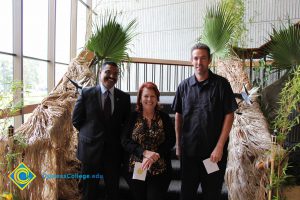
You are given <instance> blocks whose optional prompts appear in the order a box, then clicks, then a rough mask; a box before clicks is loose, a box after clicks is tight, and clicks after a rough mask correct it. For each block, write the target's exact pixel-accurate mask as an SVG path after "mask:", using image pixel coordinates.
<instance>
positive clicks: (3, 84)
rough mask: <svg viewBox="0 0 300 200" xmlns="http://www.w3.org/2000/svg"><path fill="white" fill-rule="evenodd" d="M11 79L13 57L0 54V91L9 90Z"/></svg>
mask: <svg viewBox="0 0 300 200" xmlns="http://www.w3.org/2000/svg"><path fill="white" fill-rule="evenodd" d="M12 80H13V57H12V56H9V55H4V54H0V92H9V90H10V83H11V82H12Z"/></svg>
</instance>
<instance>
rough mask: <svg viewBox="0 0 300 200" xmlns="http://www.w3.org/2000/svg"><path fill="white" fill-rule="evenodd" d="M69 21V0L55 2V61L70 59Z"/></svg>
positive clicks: (67, 61) (64, 61) (63, 61)
mask: <svg viewBox="0 0 300 200" xmlns="http://www.w3.org/2000/svg"><path fill="white" fill-rule="evenodd" d="M70 21H71V1H70V0H61V1H57V4H56V45H55V61H56V62H61V63H69V61H70V33H71V31H70Z"/></svg>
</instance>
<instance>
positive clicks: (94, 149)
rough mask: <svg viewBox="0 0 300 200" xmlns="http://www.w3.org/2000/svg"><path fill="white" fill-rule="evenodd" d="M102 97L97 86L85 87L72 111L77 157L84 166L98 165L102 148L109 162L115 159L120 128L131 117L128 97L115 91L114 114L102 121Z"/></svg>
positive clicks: (119, 91)
mask: <svg viewBox="0 0 300 200" xmlns="http://www.w3.org/2000/svg"><path fill="white" fill-rule="evenodd" d="M101 95H102V93H101V87H100V86H99V85H98V86H96V87H89V88H84V89H83V90H82V94H81V95H80V96H79V98H78V99H77V102H76V104H75V108H74V111H73V117H72V121H73V125H74V127H75V128H76V129H77V130H78V131H79V138H78V150H77V158H78V159H79V160H80V161H81V162H83V163H85V164H93V165H94V164H95V165H98V164H100V162H101V158H102V156H103V152H104V147H105V148H106V149H105V152H106V153H107V152H109V153H112V155H111V156H112V159H114V158H113V157H114V156H115V155H117V156H118V154H119V153H120V152H119V151H120V149H121V148H120V147H121V146H120V137H121V132H122V128H123V126H124V125H125V124H126V121H127V118H128V117H129V115H130V107H131V105H130V96H129V95H128V94H126V93H125V92H122V91H121V90H119V89H117V88H115V89H114V111H113V113H112V116H111V118H110V119H109V120H108V121H107V120H105V118H104V113H103V108H102V102H101ZM114 154H115V155H114ZM119 156H120V157H121V155H119Z"/></svg>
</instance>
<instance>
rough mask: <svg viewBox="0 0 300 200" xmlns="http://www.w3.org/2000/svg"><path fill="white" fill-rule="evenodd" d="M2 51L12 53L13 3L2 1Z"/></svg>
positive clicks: (0, 4)
mask: <svg viewBox="0 0 300 200" xmlns="http://www.w3.org/2000/svg"><path fill="white" fill-rule="evenodd" d="M0 13H1V17H0V27H1V37H0V44H1V45H0V51H4V52H9V53H12V51H13V50H12V44H13V42H12V37H13V28H12V1H0Z"/></svg>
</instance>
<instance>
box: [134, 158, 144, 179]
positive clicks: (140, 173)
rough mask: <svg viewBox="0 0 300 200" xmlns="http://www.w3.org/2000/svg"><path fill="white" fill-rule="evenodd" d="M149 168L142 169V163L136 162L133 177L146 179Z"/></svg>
mask: <svg viewBox="0 0 300 200" xmlns="http://www.w3.org/2000/svg"><path fill="white" fill-rule="evenodd" d="M146 174H147V170H143V169H142V163H140V162H135V165H134V170H133V176H132V179H137V180H141V181H145V179H146Z"/></svg>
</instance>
